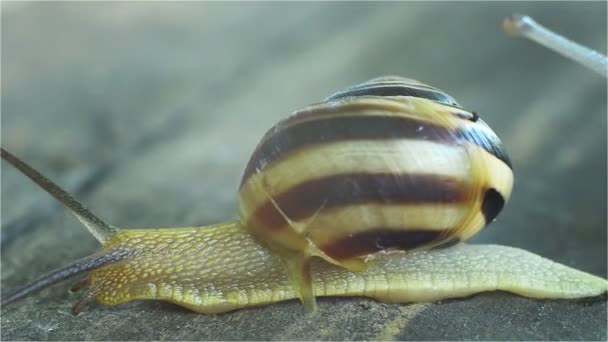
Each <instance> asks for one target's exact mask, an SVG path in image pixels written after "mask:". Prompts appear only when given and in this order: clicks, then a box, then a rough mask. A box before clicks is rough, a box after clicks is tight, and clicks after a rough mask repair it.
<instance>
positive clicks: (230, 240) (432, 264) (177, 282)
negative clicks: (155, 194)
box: [90, 222, 608, 313]
mask: <svg viewBox="0 0 608 342" xmlns="http://www.w3.org/2000/svg"><path fill="white" fill-rule="evenodd" d="M105 248H106V249H114V248H128V249H133V248H135V249H136V250H134V253H133V257H132V258H131V259H129V260H126V261H124V262H121V263H118V264H115V265H111V266H108V267H106V268H103V269H99V270H96V271H93V272H92V274H91V284H92V285H91V288H90V291H93V293H96V298H97V300H98V301H99V302H100V303H102V304H106V305H115V304H120V303H126V302H129V301H132V300H137V299H156V300H165V301H170V302H174V303H176V304H178V305H182V306H184V307H187V308H189V309H192V310H194V311H198V312H201V313H218V312H225V311H230V310H235V309H239V308H245V307H250V306H259V305H264V304H269V303H273V302H278V301H283V300H287V299H292V298H296V297H297V295H296V293H295V292H294V290H293V289H292V287H291V285H290V283H289V280H288V278H287V276H286V275H285V271H284V269H283V268H282V267H281V263H280V261H279V260H278V259H277V258H276V257H273V256H272V255H270V254H269V253H268V251H267V250H265V249H263V248H262V247H260V246H259V245H257V244H256V243H255V242H254V241H253V240H252V239H251V237H250V236H249V234H248V233H246V232H245V231H244V230H243V229H242V228H241V227H240V225H239V224H238V223H236V222H232V223H226V224H220V225H215V226H210V227H202V228H201V227H198V228H172V229H158V230H152V229H150V230H125V231H119V232H118V233H117V234H116V235H115V236H114V237H113V238H112V239H111V240H110V241H109V242H108V244H106V246H105ZM369 262H370V268H369V269H368V270H367V271H365V272H363V273H352V272H349V271H346V270H344V269H342V268H339V267H336V266H334V265H331V264H329V263H327V262H325V261H322V260H320V259H315V260H314V262H313V279H314V289H315V294H316V295H317V296H366V297H371V298H375V299H377V300H380V301H385V302H399V303H405V302H427V301H436V300H441V299H447V298H457V297H465V296H469V295H472V294H475V293H479V292H484V291H494V290H502V291H509V292H513V293H516V294H519V295H522V296H527V297H533V298H556V299H557V298H583V297H593V296H598V295H601V294H604V293H606V290H607V287H608V283H607V282H606V280H604V279H602V278H599V277H596V276H593V275H590V274H587V273H584V272H581V271H578V270H575V269H572V268H570V267H567V266H564V265H561V264H558V263H555V262H552V261H550V260H548V259H545V258H542V257H540V256H538V255H535V254H533V253H530V252H527V251H524V250H521V249H517V248H512V247H506V246H498V245H466V244H459V245H456V246H453V247H450V248H444V249H437V250H432V251H420V252H412V253H410V254H409V255H404V254H403V253H401V252H396V253H384V254H378V255H377V256H376V257H375V258H374V259H372V260H369Z"/></svg>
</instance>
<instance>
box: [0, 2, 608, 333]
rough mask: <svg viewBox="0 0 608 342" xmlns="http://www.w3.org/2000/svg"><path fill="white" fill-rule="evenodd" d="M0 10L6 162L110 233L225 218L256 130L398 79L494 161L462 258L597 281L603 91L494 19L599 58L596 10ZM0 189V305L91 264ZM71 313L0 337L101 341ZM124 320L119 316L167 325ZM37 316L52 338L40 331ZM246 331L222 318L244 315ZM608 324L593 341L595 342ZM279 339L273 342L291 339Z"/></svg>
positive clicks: (68, 225)
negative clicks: (445, 101)
mask: <svg viewBox="0 0 608 342" xmlns="http://www.w3.org/2000/svg"><path fill="white" fill-rule="evenodd" d="M1 9H2V18H1V19H2V21H1V30H2V31H1V34H2V37H1V38H2V46H1V52H2V64H1V66H2V79H1V81H2V84H1V86H2V99H1V100H2V103H1V111H2V112H1V115H2V116H1V125H2V127H1V143H2V146H3V147H4V148H6V149H8V150H9V151H12V152H13V153H15V154H17V155H18V156H20V157H22V158H23V159H24V160H26V161H27V162H29V163H30V164H32V165H33V166H35V167H36V168H38V169H39V170H41V171H42V172H43V173H45V174H46V175H48V176H49V177H50V178H51V179H53V180H55V181H57V182H58V183H59V184H61V185H63V186H64V187H65V188H66V189H68V190H69V191H71V192H73V193H75V195H76V197H77V198H79V199H80V200H81V201H83V202H84V203H85V204H86V205H87V206H88V207H90V208H92V209H93V211H94V212H95V213H97V214H98V215H99V216H100V217H101V218H103V219H105V220H106V221H108V222H110V223H112V224H115V225H117V226H119V227H132V228H136V227H169V226H190V225H203V224H210V223H215V222H220V221H225V220H228V219H231V218H234V217H235V216H236V191H237V187H238V183H239V180H240V176H241V173H242V170H243V169H244V166H245V164H246V163H247V161H248V158H249V155H250V153H251V152H252V151H253V149H254V148H255V145H256V144H257V142H258V140H259V139H260V138H261V136H262V135H263V134H264V133H265V131H266V130H267V129H268V128H270V127H271V126H272V125H273V124H274V123H276V122H277V121H278V120H280V119H281V118H283V117H285V116H286V115H287V114H289V113H290V112H292V111H294V110H296V109H298V108H301V107H303V106H305V105H308V104H310V103H314V102H318V101H320V100H322V99H323V98H325V97H326V96H328V95H330V94H331V93H333V92H335V91H337V90H339V89H341V88H344V87H346V86H349V85H352V84H355V83H358V82H362V81H365V80H367V79H370V78H373V77H377V76H380V75H387V74H397V75H401V76H406V77H410V78H415V79H418V80H420V81H422V82H425V83H427V84H429V85H432V86H435V87H438V88H440V89H443V90H444V91H446V92H447V93H449V94H451V95H452V96H454V97H455V98H456V99H457V100H458V101H459V102H460V104H461V105H463V107H465V108H466V109H469V110H475V111H477V112H479V113H480V115H481V117H482V118H483V119H484V121H486V122H487V123H488V124H489V125H490V126H491V127H492V128H493V129H494V130H495V131H496V133H497V134H498V135H499V136H500V137H501V139H502V140H503V142H504V144H505V145H506V148H507V150H508V152H509V154H510V157H511V159H512V161H513V164H514V170H515V181H516V184H515V189H514V195H513V197H512V199H511V202H510V203H509V204H508V206H507V207H506V209H505V210H504V211H503V212H502V213H501V215H499V217H498V220H497V221H496V222H494V223H493V224H492V225H491V226H490V228H488V229H487V230H485V231H484V232H483V233H482V234H480V235H479V236H477V237H475V238H474V242H480V243H481V242H482V243H498V244H505V245H511V246H516V247H521V248H524V249H527V250H530V251H533V252H535V253H538V254H540V255H542V256H545V257H547V258H549V259H552V260H555V261H558V262H561V263H564V264H567V265H569V266H572V267H575V268H578V269H581V270H584V271H587V272H591V273H594V274H596V275H599V276H602V277H606V258H607V253H606V249H607V248H606V239H607V234H606V226H607V219H606V208H607V203H606V187H607V184H606V164H607V160H606V153H607V151H606V146H607V142H606V112H607V108H606V94H607V86H606V80H605V79H603V78H601V77H599V76H598V75H596V74H594V73H593V72H591V71H589V70H586V69H584V68H583V67H581V66H579V65H577V64H574V63H573V62H571V61H569V60H566V59H565V58H563V57H561V56H558V55H556V54H555V53H553V52H551V51H549V50H547V49H545V48H543V47H541V46H538V45H535V44H533V43H531V42H529V41H526V40H523V39H514V38H510V37H507V36H505V35H504V34H503V32H502V30H501V23H502V20H503V18H504V17H505V16H507V15H509V14H511V13H514V12H518V13H526V14H529V15H531V16H533V17H534V18H535V19H536V20H537V21H539V22H540V23H542V24H544V25H545V26H547V27H549V28H551V29H554V30H556V31H558V32H560V33H562V34H564V35H566V36H567V37H570V38H572V39H574V40H576V41H578V42H579V43H582V44H584V45H587V46H590V47H592V48H594V49H596V50H598V51H601V52H603V53H606V42H607V34H606V29H607V19H606V18H607V16H606V9H607V8H606V3H605V2H576V3H567V2H556V3H550V2H538V3H526V2H508V3H497V2H487V3H485V2H475V3H442V2H433V3H413V2H405V3H373V4H372V3H213V2H209V3H206V2H205V3H193V2H179V3H168V2H128V3H120V2H107V3H97V2H69V3H62V2H52V3H38V2H27V3H21V2H2V7H1ZM1 181H2V184H1V185H2V189H1V191H2V192H1V195H2V208H1V215H2V231H1V238H2V249H1V256H2V264H1V266H2V290H3V291H4V290H5V289H12V288H14V287H15V286H17V285H18V284H23V283H25V282H27V281H30V280H32V279H34V278H36V277H37V276H39V275H41V274H43V273H45V272H47V271H48V270H50V269H53V268H55V267H58V266H60V265H63V264H66V263H67V262H68V261H71V260H74V259H76V258H78V257H82V256H84V255H87V254H90V253H91V252H92V251H93V250H95V249H96V248H97V243H96V241H95V240H94V239H93V238H92V237H91V236H90V235H89V234H88V233H87V232H86V230H85V229H82V227H81V226H80V225H79V223H78V222H77V221H76V220H74V219H73V218H72V217H71V216H69V214H67V212H66V211H64V210H62V209H61V208H60V207H59V206H58V205H57V204H55V203H54V201H53V200H52V199H50V197H49V196H47V195H45V194H44V193H43V192H42V191H41V190H39V189H37V188H36V187H35V186H34V185H33V184H32V183H31V182H30V181H29V180H26V179H25V178H24V177H23V176H21V175H20V174H18V173H17V172H15V171H14V170H13V169H12V168H10V167H9V166H8V164H6V163H4V162H3V163H2V178H1ZM73 300H74V299H73V298H71V297H69V296H68V295H67V294H66V293H65V286H64V288H63V289H62V288H61V286H58V287H57V288H55V289H54V290H51V291H46V292H44V293H42V294H39V295H37V296H36V299H32V300H31V301H28V302H27V303H26V304H23V305H24V306H21V307H20V308H19V309H15V311H11V312H9V314H8V316H7V314H4V313H3V315H2V316H3V317H2V337H3V339H6V338H9V339H13V338H26V337H28V336H29V337H30V338H37V339H40V338H43V339H44V338H60V337H64V338H70V337H72V338H74V336H81V337H83V336H84V337H87V336H88V337H95V336H102V337H103V336H110V335H103V334H102V335H95V334H100V328H99V326H96V325H94V324H93V326H94V327H95V329H96V330H93V328H91V329H90V330H89V329H83V330H79V332H78V333H79V334H80V335H70V334H69V333H67V332H69V330H70V328H69V324H68V323H65V322H61V321H57V320H53V319H50V318H49V317H46V316H44V313H45V312H46V313H47V314H49V315H50V317H54V316H53V315H52V312H54V311H55V310H62V311H66V312H67V308H68V307H69V305H70V302H72V301H73ZM292 304H293V303H292ZM295 304H298V303H295ZM135 305H136V306H127V307H126V308H125V309H123V310H124V311H123V312H124V313H132V312H131V311H129V310H135V311H137V310H140V309H141V308H143V309H141V310H143V311H154V310H157V311H158V310H161V314H164V313H163V312H162V309H158V308H156V307H155V308H153V309H146V307H145V306H144V307H141V306H137V305H140V304H135ZM142 305H150V304H142ZM148 308H149V307H148ZM281 308H282V309H283V310H286V311H289V310H295V311H297V312H298V313H299V311H298V310H300V308H299V307H298V306H297V305H294V306H283V307H281ZM605 308H606V306H605V304H604V305H603V306H602V307H601V310H603V312H604V313H605ZM99 310H100V309H99V308H95V309H92V311H97V312H100V311H99ZM137 312H139V311H137ZM496 312H497V314H498V311H496ZM165 313H166V312H165ZM180 313H182V314H183V312H181V311H180ZM101 314H103V311H102V312H101ZM169 314H170V315H172V314H175V313H174V312H170V313H169ZM250 314H251V312H249V315H250ZM19 315H23V317H22V316H19ZM41 315H43V316H44V317H46V318H45V319H46V321H47V322H48V321H49V319H50V322H55V323H53V324H56V326H55V328H53V329H51V330H45V329H46V328H40V324H37V323H36V322H37V321H39V320H40V319H41V317H42V316H41ZM92 315H94V313H92ZM242 315H243V316H233V317H242V318H243V319H246V318H247V317H251V316H247V315H248V314H247V311H245V313H244V314H242ZM89 317H90V319H92V320H93V317H96V316H89ZM189 317H190V316H189ZM594 317H595V316H594ZM604 317H605V315H604ZM56 319H57V318H56ZM96 319H97V320H99V319H100V318H96ZM142 319H146V318H142ZM197 319H202V318H197ZM93 321H94V320H93ZM604 323H605V322H604ZM604 323H602V325H603V326H604V327H603V328H599V327H597V326H595V328H597V329H593V327H594V326H593V324H594V323H593V321H591V322H587V323H585V324H592V329H588V330H590V331H591V332H593V333H598V334H599V335H597V336H599V338H602V336H603V338H604V339H605V334H606V328H605V324H604ZM28 324H29V325H28ZM49 324H51V323H49ZM65 324H67V325H65ZM74 324H75V326H78V325H77V321H76V322H74ZM216 324H217V322H216ZM60 326H61V327H67V328H66V329H65V330H64V333H66V334H67V335H61V334H60V333H58V332H57V331H58V329H56V327H60ZM122 326H123V327H124V329H125V331H128V330H129V329H130V328H132V326H131V327H128V326H124V324H123V325H122ZM304 326H305V325H304ZM380 326H381V325H380ZM562 326H563V324H562ZM26 327H27V329H26ZM32 327H34V328H32ZM35 327H38V328H39V329H38V328H35ZM31 329H34V330H31ZM117 329H118V330H120V328H117ZM167 329H168V330H167V331H170V330H171V328H167ZM274 329H277V331H278V332H277V334H275V335H272V336H274V337H276V336H281V337H284V338H293V337H294V336H297V335H289V334H286V333H284V331H283V330H281V329H283V328H282V327H281V326H277V327H275V328H274ZM446 329H448V331H449V329H455V327H449V326H448V327H446ZM493 329H494V330H492V331H487V332H497V331H498V330H496V329H500V328H499V327H495V328H493ZM562 329H565V328H563V327H562ZM25 331H33V332H31V335H27V334H29V333H25ZM66 331H67V332H66ZM94 331H95V332H94ZM267 331H270V332H272V331H273V329H272V328H268V329H267ZM557 331H558V333H556V332H555V331H553V333H554V334H560V333H562V332H561V331H560V330H557ZM565 331H566V330H564V333H565ZM569 331H572V330H569ZM211 332H213V331H212V330H211ZM279 332H281V333H284V334H283V335H281V334H279ZM309 332H310V330H309ZM87 333H90V334H93V335H87ZM207 333H209V331H207ZM426 333H430V332H429V331H427V332H426ZM83 334H84V335H83ZM142 334H144V333H143V332H142ZM121 336H122V338H128V335H121ZM137 336H140V338H144V336H152V337H153V338H163V337H164V336H161V335H145V334H144V335H137ZM171 336H179V335H175V334H173V335H171ZM198 336H199V337H200V336H203V335H198ZM204 336H208V337H209V336H210V337H214V336H215V337H216V338H220V339H222V337H224V338H225V337H226V335H221V334H218V335H213V334H211V335H204ZM237 336H238V335H237ZM257 336H258V337H260V336H261V335H257ZM330 336H333V337H334V338H337V339H344V338H348V336H351V335H346V337H345V335H339V334H338V335H335V336H334V335H330ZM357 336H359V335H357ZM447 336H452V335H447ZM476 336H478V337H479V336H480V337H481V338H483V337H484V336H485V337H494V338H496V335H483V333H481V335H476ZM526 336H527V338H530V336H537V335H526ZM538 336H540V337H542V338H549V337H554V338H559V337H560V336H564V335H551V330H550V329H549V330H548V332H547V331H544V332H543V333H542V334H540V335H538ZM538 336H537V337H538ZM597 336H596V335H586V337H587V338H593V337H597ZM241 337H242V336H241ZM351 337H352V336H351ZM359 337H360V338H366V335H360V336H359ZM419 337H421V338H426V337H429V336H427V335H421V336H419ZM467 337H468V338H471V336H469V335H467ZM570 337H575V336H570ZM319 338H322V336H321V337H319ZM401 338H406V336H401ZM444 338H445V337H444Z"/></svg>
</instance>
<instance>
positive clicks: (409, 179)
mask: <svg viewBox="0 0 608 342" xmlns="http://www.w3.org/2000/svg"><path fill="white" fill-rule="evenodd" d="M512 186H513V174H512V170H511V164H510V162H509V159H508V157H507V154H506V152H505V151H504V148H503V146H502V143H501V142H500V140H499V139H498V137H497V136H496V135H495V134H494V132H493V131H492V130H491V129H490V128H489V127H488V126H487V125H486V124H485V123H484V122H483V121H482V120H479V119H478V116H477V115H476V114H472V113H470V112H467V111H465V110H463V109H462V108H461V107H460V106H459V105H458V103H457V102H456V100H454V99H453V98H452V97H451V96H449V95H447V94H445V93H444V92H442V91H441V90H439V89H436V88H433V87H430V86H427V85H424V84H422V83H420V82H418V81H415V80H411V79H405V78H401V77H394V76H391V77H382V78H377V79H373V80H370V81H368V82H365V83H363V84H360V85H357V86H353V87H350V88H348V89H346V90H344V91H341V92H338V93H336V94H334V95H332V96H330V97H328V98H327V99H326V100H325V101H324V102H322V103H319V104H314V105H311V106H309V107H306V108H304V109H302V110H299V111H296V112H295V113H293V114H291V115H290V116H289V117H287V118H286V119H284V120H282V121H280V122H279V123H277V124H276V125H275V126H274V127H272V128H271V129H270V130H269V131H268V132H267V133H266V134H265V135H264V137H263V138H262V140H261V141H260V143H259V144H258V146H257V148H256V149H255V151H254V153H253V155H252V157H251V159H250V161H249V163H248V164H247V167H246V169H245V172H244V175H243V178H242V182H241V185H240V192H239V215H240V220H241V222H242V224H243V225H244V226H245V227H246V228H247V229H248V230H249V231H250V232H251V233H252V234H253V236H254V237H256V238H257V240H258V241H260V242H261V243H263V244H264V245H266V246H267V247H268V248H270V250H271V251H275V252H276V253H278V254H279V255H280V256H283V257H284V258H288V256H289V255H292V254H294V253H295V254H297V255H300V256H303V257H309V256H319V257H322V258H324V259H326V260H328V261H330V262H332V263H335V264H338V265H341V266H344V267H346V268H349V269H351V270H358V269H364V268H365V265H364V264H365V261H366V260H369V259H370V257H371V258H373V255H374V253H377V252H379V251H390V250H411V249H414V248H422V247H433V246H437V245H441V244H445V243H448V242H454V241H457V240H464V239H467V238H469V237H471V236H472V235H474V234H475V233H477V232H479V231H480V230H481V229H482V228H483V227H484V226H486V225H487V224H488V223H490V222H491V221H492V220H493V219H494V218H495V217H496V215H497V214H498V213H499V211H500V210H501V209H502V208H503V206H504V204H505V203H506V202H507V201H508V199H509V198H510V195H511V189H512Z"/></svg>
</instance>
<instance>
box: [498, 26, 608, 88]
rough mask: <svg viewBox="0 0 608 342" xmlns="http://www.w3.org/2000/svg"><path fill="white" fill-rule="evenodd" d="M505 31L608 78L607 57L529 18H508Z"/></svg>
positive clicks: (504, 27)
mask: <svg viewBox="0 0 608 342" xmlns="http://www.w3.org/2000/svg"><path fill="white" fill-rule="evenodd" d="M503 30H504V31H505V32H506V33H507V34H509V35H512V36H522V37H526V38H528V39H530V40H533V41H535V42H537V43H539V44H541V45H543V46H545V47H547V48H549V49H551V50H553V51H555V52H557V53H559V54H561V55H563V56H565V57H567V58H570V59H572V60H574V61H575V62H578V63H580V64H582V65H584V66H585V67H587V68H589V69H591V70H593V71H595V72H596V73H598V74H600V75H602V76H604V77H605V78H608V58H606V56H604V55H602V54H601V53H599V52H597V51H595V50H592V49H590V48H588V47H586V46H583V45H580V44H578V43H575V42H573V41H571V40H569V39H568V38H565V37H563V36H561V35H559V34H557V33H555V32H553V31H551V30H549V29H547V28H546V27H544V26H542V25H540V24H539V23H537V22H536V21H534V19H532V18H530V17H528V16H525V15H519V14H514V15H512V16H510V17H507V18H506V19H505V20H504V21H503Z"/></svg>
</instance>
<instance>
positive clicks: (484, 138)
mask: <svg viewBox="0 0 608 342" xmlns="http://www.w3.org/2000/svg"><path fill="white" fill-rule="evenodd" d="M478 125H479V126H478ZM480 126H484V127H486V128H487V129H482V128H481V127H480ZM458 136H459V137H460V138H461V139H462V140H465V141H468V142H471V143H473V144H475V145H477V146H479V147H481V148H483V149H484V150H486V151H487V152H488V153H490V154H492V155H493V156H494V157H496V158H498V159H500V160H501V161H502V162H503V163H505V164H506V165H508V166H509V168H511V169H513V166H512V165H511V160H510V159H509V155H508V154H507V151H506V150H505V147H504V145H503V143H502V141H500V139H499V138H498V136H496V134H494V132H493V131H492V129H491V128H490V127H489V126H488V125H487V124H486V123H485V122H484V121H483V120H481V119H478V120H477V122H476V124H475V125H473V126H471V128H469V129H462V130H459V131H458Z"/></svg>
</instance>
